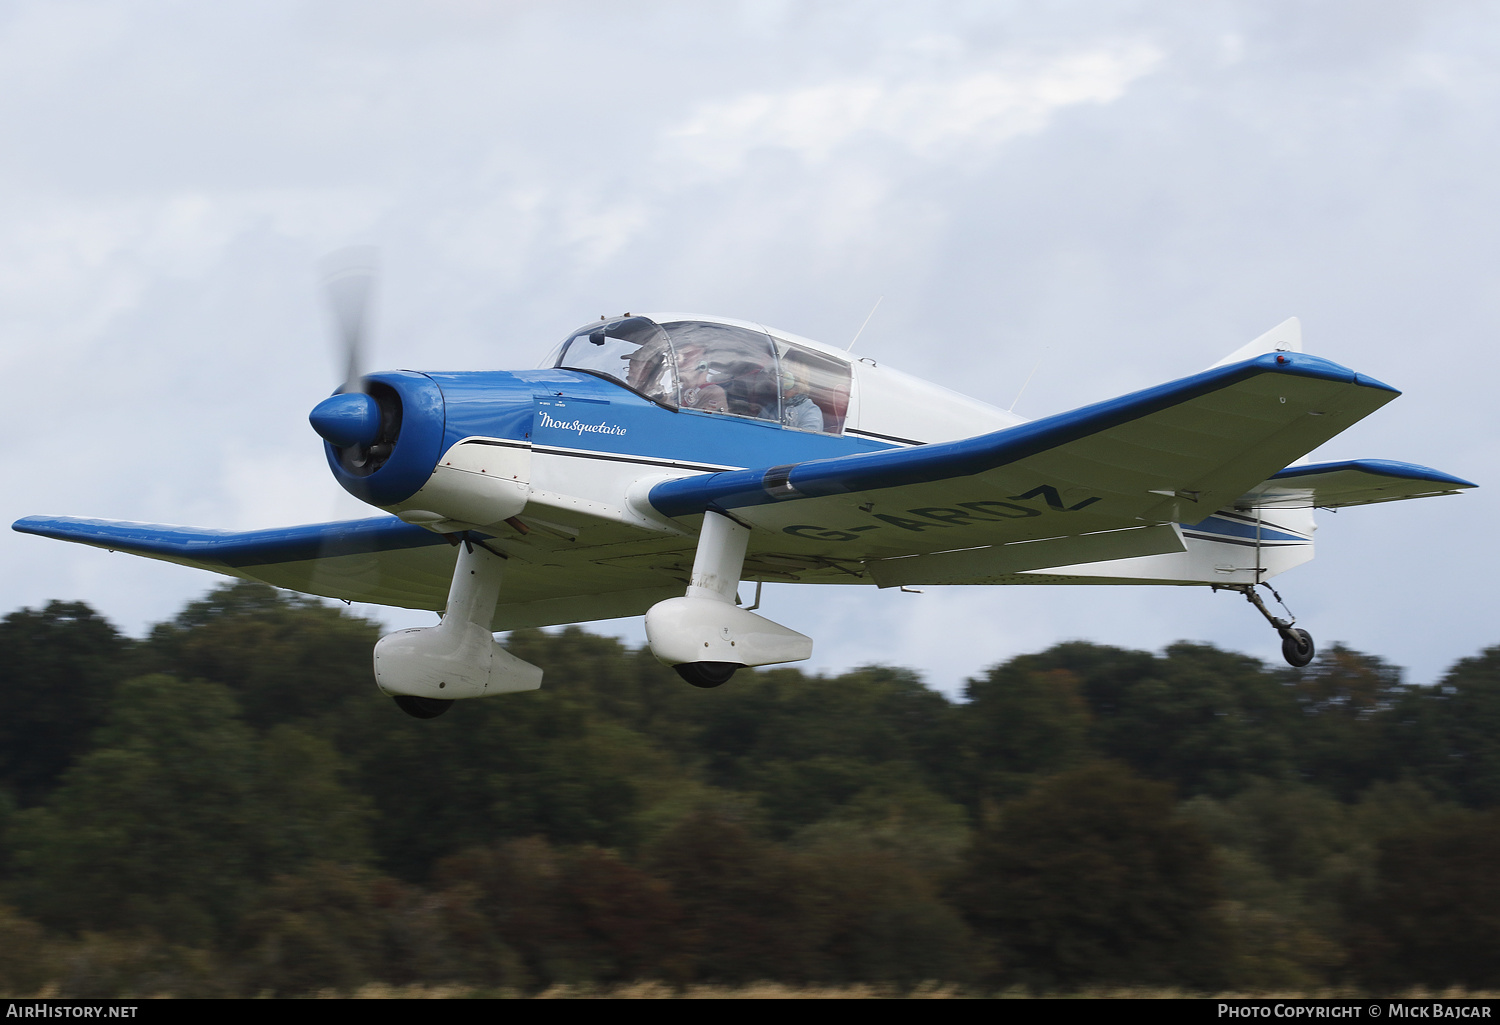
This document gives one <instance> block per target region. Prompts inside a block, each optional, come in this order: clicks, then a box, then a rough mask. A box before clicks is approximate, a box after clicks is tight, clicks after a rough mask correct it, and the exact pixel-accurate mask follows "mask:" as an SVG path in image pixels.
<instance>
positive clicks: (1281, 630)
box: [1215, 584, 1318, 669]
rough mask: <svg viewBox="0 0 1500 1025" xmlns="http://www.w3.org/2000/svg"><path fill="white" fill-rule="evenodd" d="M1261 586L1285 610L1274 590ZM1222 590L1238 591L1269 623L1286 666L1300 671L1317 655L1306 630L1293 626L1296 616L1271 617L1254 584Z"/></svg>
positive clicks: (1310, 635)
mask: <svg viewBox="0 0 1500 1025" xmlns="http://www.w3.org/2000/svg"><path fill="white" fill-rule="evenodd" d="M1263 586H1266V587H1267V588H1268V589H1269V590H1270V591H1271V595H1272V597H1274V598H1275V599H1276V600H1277V601H1278V602H1281V607H1282V608H1286V602H1284V601H1281V595H1279V594H1277V593H1276V590H1275V589H1274V588H1271V587H1270V585H1263ZM1224 589H1225V590H1226V591H1238V592H1240V593H1241V594H1243V595H1244V596H1245V600H1246V601H1248V602H1249V603H1250V604H1251V605H1254V606H1255V607H1256V609H1257V610H1258V611H1259V612H1260V614H1261V615H1262V616H1265V617H1266V622H1268V623H1270V624H1271V626H1272V627H1273V628H1274V629H1275V631H1276V632H1277V633H1278V634H1280V635H1281V657H1282V658H1284V659H1286V661H1287V665H1290V666H1294V667H1295V668H1297V669H1301V668H1302V667H1303V666H1305V665H1307V664H1308V663H1309V662H1311V661H1312V660H1313V656H1314V655H1316V654H1317V653H1318V649H1317V646H1316V645H1314V644H1313V639H1312V634H1310V633H1308V632H1307V631H1306V630H1301V629H1298V628H1297V627H1296V626H1295V625H1294V624H1295V623H1296V622H1297V617H1296V616H1292V618H1291V619H1282V618H1280V617H1279V616H1273V615H1271V610H1270V609H1268V608H1266V603H1265V602H1263V601H1261V598H1260V595H1259V594H1257V593H1256V592H1255V585H1254V584H1228V585H1224ZM1215 590H1217V588H1216V589H1215ZM1291 611H1292V610H1291V609H1287V615H1289V616H1290V615H1291Z"/></svg>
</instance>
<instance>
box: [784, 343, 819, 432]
mask: <svg viewBox="0 0 1500 1025" xmlns="http://www.w3.org/2000/svg"><path fill="white" fill-rule="evenodd" d="M811 371H812V367H810V366H809V365H808V364H807V361H806V360H803V359H798V358H797V354H796V353H787V354H786V355H785V356H783V357H782V358H781V422H782V423H784V424H786V425H787V426H788V427H796V428H798V429H799V430H803V431H821V430H823V410H822V409H821V408H820V407H819V406H818V404H817V403H816V402H814V401H813V400H812V396H811V395H809V394H808V387H809V383H810V382H809V379H810V377H811V376H812V375H811Z"/></svg>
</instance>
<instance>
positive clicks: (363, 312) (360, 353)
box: [322, 246, 378, 392]
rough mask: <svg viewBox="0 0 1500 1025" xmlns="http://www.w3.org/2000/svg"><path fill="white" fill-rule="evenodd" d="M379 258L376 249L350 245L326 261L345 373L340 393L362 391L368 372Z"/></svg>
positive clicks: (327, 289) (326, 282) (326, 284)
mask: <svg viewBox="0 0 1500 1025" xmlns="http://www.w3.org/2000/svg"><path fill="white" fill-rule="evenodd" d="M377 255H378V253H377V251H376V249H375V247H374V246H349V247H348V248H346V249H340V250H337V251H336V252H332V253H329V254H328V255H327V256H326V257H324V258H323V264H322V265H323V287H324V290H325V292H326V293H327V296H328V305H329V307H330V308H331V309H332V310H333V322H334V328H335V330H336V331H337V332H338V346H339V348H338V355H339V362H340V363H341V364H342V369H343V371H344V384H343V387H342V388H341V389H340V390H341V391H345V392H352V391H359V390H360V387H361V386H360V379H361V378H362V377H363V376H364V372H365V363H366V355H367V352H366V350H367V347H368V335H369V314H370V302H371V298H372V296H373V294H374V290H375V267H376V257H377Z"/></svg>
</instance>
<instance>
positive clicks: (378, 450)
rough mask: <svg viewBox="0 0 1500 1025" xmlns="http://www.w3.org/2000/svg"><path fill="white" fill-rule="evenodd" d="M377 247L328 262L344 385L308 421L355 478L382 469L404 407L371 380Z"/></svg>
mask: <svg viewBox="0 0 1500 1025" xmlns="http://www.w3.org/2000/svg"><path fill="white" fill-rule="evenodd" d="M375 257H376V251H375V248H374V247H373V246H350V247H349V248H347V249H340V250H338V251H337V252H335V253H331V254H329V255H328V256H327V257H325V258H324V260H323V283H324V289H325V291H326V293H327V296H328V305H329V307H330V309H332V311H333V321H334V329H335V331H336V332H337V344H338V355H339V356H340V357H341V358H340V362H341V363H342V364H343V365H344V368H345V369H344V383H343V384H342V385H341V386H340V387H339V390H338V391H337V392H335V393H334V394H333V395H331V396H329V397H328V398H326V399H324V400H323V401H322V402H320V403H318V405H317V406H316V407H315V408H314V409H313V411H312V413H311V414H309V416H308V420H309V421H310V422H311V423H312V426H313V430H315V431H317V432H318V434H319V435H320V436H322V437H323V439H324V440H326V441H327V442H328V443H329V444H330V445H332V446H333V447H334V448H335V449H337V450H338V456H339V462H340V463H341V464H342V465H343V467H344V468H345V469H346V470H349V471H350V472H352V473H361V472H363V473H370V472H373V471H374V470H375V469H377V468H378V467H379V465H380V463H382V462H384V460H385V457H387V456H388V455H390V452H391V446H392V444H393V443H394V442H395V440H396V433H397V431H399V430H400V405H399V403H395V404H392V403H391V402H389V401H381V399H382V397H383V396H381V395H380V394H379V393H378V392H379V389H378V388H372V387H371V386H370V383H369V382H368V381H366V380H365V377H364V371H365V359H366V339H367V335H368V325H369V319H370V318H369V313H370V300H371V298H372V296H373V294H374V290H375Z"/></svg>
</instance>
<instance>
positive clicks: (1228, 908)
mask: <svg viewBox="0 0 1500 1025" xmlns="http://www.w3.org/2000/svg"><path fill="white" fill-rule="evenodd" d="M377 632H378V631H377V629H376V627H375V626H374V625H373V624H371V623H368V622H365V621H363V620H359V619H355V618H352V617H350V616H348V615H346V614H344V613H343V612H341V611H339V610H337V609H334V608H330V607H328V606H325V605H323V604H321V603H318V602H316V601H312V600H309V599H304V598H297V597H294V596H291V595H288V594H286V593H283V592H278V591H275V590H274V589H271V588H267V587H263V586H261V585H256V584H247V583H235V584H231V585H227V586H225V587H222V588H219V589H218V590H216V591H214V592H212V593H211V594H209V595H208V596H207V597H206V598H205V599H204V600H203V601H201V602H196V603H193V604H192V605H190V606H189V607H188V608H186V609H185V610H184V611H183V613H182V614H181V615H180V616H178V617H177V618H176V619H175V620H173V621H172V622H171V623H167V624H162V625H161V626H159V627H157V628H156V629H155V630H154V631H153V632H152V634H151V636H150V637H149V638H148V639H147V640H146V641H144V642H131V641H129V640H127V639H125V638H121V637H120V636H119V635H118V634H116V633H115V632H114V631H113V629H112V628H110V627H109V625H108V624H107V623H105V622H103V621H102V620H100V619H99V618H98V617H96V616H95V615H94V614H93V613H92V612H91V611H90V610H88V609H87V608H85V607H83V606H78V605H61V604H56V603H54V604H53V605H50V606H48V607H47V609H45V610H44V611H42V612H34V611H30V610H23V611H22V612H18V613H15V614H13V615H11V616H9V617H7V618H6V619H5V620H4V621H3V623H0V654H3V655H4V656H5V657H4V658H3V659H0V702H6V703H8V704H6V705H5V708H6V710H7V716H6V718H5V722H6V723H7V724H8V725H6V726H4V727H3V728H0V848H3V849H0V858H3V864H4V875H3V877H0V897H3V898H4V900H6V901H8V902H9V904H10V905H13V906H14V907H15V908H16V909H18V910H10V909H9V907H7V906H4V905H0V985H3V986H5V987H6V988H7V989H8V990H9V991H10V992H26V991H35V990H39V989H42V988H47V989H48V991H49V992H53V991H55V992H57V993H59V994H62V995H69V996H128V995H144V994H150V993H160V992H172V993H178V994H183V995H203V996H213V995H228V994H235V993H240V994H251V993H268V994H277V995H296V994H305V993H312V992H317V991H322V990H332V991H337V992H350V991H353V990H355V989H357V988H358V987H360V986H362V985H366V984H368V983H371V982H375V981H379V982H382V983H390V984H396V985H404V984H422V985H435V984H452V985H458V986H466V987H477V988H480V989H483V990H486V991H497V990H500V989H506V990H522V991H527V990H535V989H539V988H543V987H547V986H551V985H558V984H565V985H581V986H593V985H610V984H615V983H625V982H630V981H632V980H636V979H657V980H662V981H664V982H666V983H668V984H672V985H685V984H688V983H725V984H743V983H749V982H753V981H756V980H760V979H775V980H778V981H780V982H783V983H788V984H798V983H818V984H838V985H844V984H853V983H859V982H874V983H881V984H895V985H899V986H918V985H920V984H921V983H922V982H924V981H926V980H933V979H935V980H944V981H948V982H958V983H965V982H970V981H976V982H988V983H997V984H1005V985H1013V984H1022V985H1027V986H1030V987H1033V988H1039V989H1053V990H1055V989H1067V988H1074V987H1080V986H1096V985H1131V986H1139V985H1163V986H1178V987H1190V988H1205V987H1211V986H1215V985H1220V984H1223V985H1231V984H1232V985H1234V986H1236V987H1240V988H1249V989H1256V988H1259V989H1273V988H1283V989H1285V988H1296V987H1302V988H1306V987H1319V986H1334V985H1341V984H1346V983H1348V982H1350V981H1354V982H1358V983H1362V984H1366V985H1380V986H1394V985H1406V984H1417V983H1421V984H1426V985H1446V984H1448V983H1450V982H1457V983H1460V984H1465V985H1495V984H1496V983H1495V981H1494V980H1493V975H1492V974H1487V972H1489V971H1490V970H1489V968H1488V966H1489V965H1492V964H1494V963H1500V933H1497V930H1496V929H1495V927H1494V924H1493V923H1494V922H1495V921H1497V920H1500V913H1497V912H1496V910H1495V909H1494V908H1493V907H1492V906H1491V905H1492V903H1493V902H1492V901H1491V899H1490V894H1489V892H1488V890H1487V888H1486V887H1487V881H1486V880H1485V878H1484V873H1485V869H1484V866H1486V865H1492V864H1493V863H1495V857H1496V850H1495V849H1494V848H1495V846H1496V836H1497V828H1496V826H1495V824H1494V818H1493V813H1488V814H1483V815H1480V814H1473V813H1465V814H1459V813H1457V805H1458V804H1463V805H1467V806H1469V807H1471V808H1479V809H1485V808H1491V809H1492V808H1495V807H1496V805H1497V804H1500V782H1497V780H1500V744H1497V742H1496V740H1495V737H1496V733H1497V731H1500V648H1496V649H1490V650H1489V651H1486V652H1483V653H1481V654H1480V656H1478V657H1477V658H1473V659H1468V660H1465V661H1463V662H1461V663H1459V664H1458V665H1457V666H1455V667H1454V669H1453V671H1452V672H1451V673H1450V674H1449V675H1448V676H1447V677H1446V678H1445V679H1444V680H1443V682H1442V683H1441V684H1440V685H1438V686H1435V687H1411V686H1405V685H1403V684H1402V683H1401V680H1400V677H1399V674H1398V672H1397V671H1396V670H1395V669H1394V668H1392V667H1390V666H1387V665H1385V664H1384V663H1383V662H1381V661H1380V660H1379V659H1377V658H1374V657H1372V656H1368V655H1363V654H1361V653H1358V652H1353V651H1349V650H1348V649H1345V648H1343V647H1340V646H1337V645H1335V646H1333V647H1332V648H1329V649H1328V650H1326V651H1325V652H1324V653H1323V654H1322V656H1320V658H1319V660H1318V661H1317V662H1315V663H1314V664H1313V665H1312V666H1310V667H1308V668H1306V669H1304V670H1301V671H1296V672H1289V671H1287V670H1276V671H1272V670H1268V669H1267V668H1266V667H1265V666H1263V665H1261V664H1260V663H1258V662H1256V661H1254V660H1252V659H1248V658H1245V657H1242V656H1239V655H1235V654H1232V653H1227V652H1223V651H1219V650H1217V649H1214V648H1211V647H1208V646H1205V645H1192V644H1179V645H1174V646H1172V647H1171V648H1169V649H1167V650H1166V651H1165V652H1164V653H1162V654H1160V655H1153V654H1150V653H1147V652H1133V651H1125V650H1121V649H1117V648H1110V647H1104V646H1099V645H1091V644H1085V643H1072V644H1064V645H1058V646H1056V647H1054V648H1052V649H1049V650H1047V651H1043V652H1039V653H1037V654H1033V655H1025V656H1021V657H1019V658H1016V659H1013V660H1011V661H1010V662H1008V663H1005V664H1002V665H998V666H995V667H993V668H991V669H990V670H988V671H987V672H986V673H984V674H983V675H981V676H979V677H978V678H976V679H975V680H972V681H970V682H969V683H968V688H967V691H966V698H967V700H965V701H961V702H954V701H950V700H948V699H947V698H945V697H944V696H943V695H941V694H939V693H937V692H935V691H933V690H931V689H929V688H928V687H926V686H925V685H923V683H922V681H921V679H920V678H919V677H918V676H917V675H916V674H915V673H913V672H911V671H908V670H901V669H892V668H885V667H868V668H864V669H859V670H856V671H853V672H849V673H844V674H841V675H838V676H834V677H810V676H807V675H805V674H804V673H802V672H800V671H798V670H797V669H794V668H782V669H775V670H769V671H757V672H744V673H741V674H739V675H738V676H736V678H735V680H734V681H733V682H732V683H731V684H730V685H728V686H725V687H722V688H719V689H716V690H708V691H704V690H698V689H695V688H691V687H687V686H684V685H683V684H682V682H681V681H680V680H679V679H678V678H677V677H676V676H675V674H673V673H671V671H670V670H668V669H666V668H665V667H663V666H661V665H660V664H659V663H657V662H656V660H655V659H654V658H652V657H651V655H650V653H649V652H648V651H645V650H632V649H629V648H626V647H625V646H624V645H622V644H621V643H620V642H619V641H617V640H615V639H613V638H608V637H596V636H593V635H590V634H587V633H585V632H583V631H581V630H579V629H577V628H569V629H566V630H563V631H559V632H555V633H547V632H542V631H535V630H522V631H516V632H515V633H514V634H512V635H511V636H510V638H509V640H508V644H509V646H510V648H511V649H512V650H513V651H515V652H516V654H518V655H519V656H520V657H522V658H525V659H526V660H527V661H530V662H533V663H535V664H536V665H539V666H541V667H542V668H543V669H544V671H545V673H546V677H545V682H544V685H543V688H542V690H541V691H539V692H536V693H528V694H519V695H509V696H505V697H500V698H493V699H486V700H481V701H469V702H463V703H461V704H460V705H459V706H458V707H455V708H454V709H453V710H452V711H451V712H450V713H449V714H448V715H446V716H444V717H442V718H440V719H436V720H430V721H416V720H413V719H411V718H409V717H407V716H405V715H404V714H402V713H401V712H400V711H399V710H397V709H396V708H395V707H394V705H393V704H392V702H391V701H390V700H389V699H388V698H386V697H384V696H382V695H381V694H379V692H378V691H377V690H376V689H375V687H374V686H373V683H372V681H371V679H370V672H369V653H370V647H371V645H372V644H373V642H374V640H375V636H376V633H377ZM6 731H8V732H6ZM1102 759H1111V760H1112V761H1109V762H1103V761H1102ZM1174 791H1175V793H1176V794H1179V795H1182V796H1184V797H1185V798H1186V801H1185V802H1184V803H1182V804H1178V803H1177V798H1176V797H1175V796H1174ZM1445 937H1448V938H1445Z"/></svg>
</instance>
